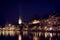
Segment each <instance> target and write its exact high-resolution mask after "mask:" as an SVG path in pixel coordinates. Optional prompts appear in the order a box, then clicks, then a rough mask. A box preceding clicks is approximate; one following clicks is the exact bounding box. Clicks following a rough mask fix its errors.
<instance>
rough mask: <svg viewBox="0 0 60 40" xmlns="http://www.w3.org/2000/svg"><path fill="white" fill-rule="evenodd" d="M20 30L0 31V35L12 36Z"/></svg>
mask: <svg viewBox="0 0 60 40" xmlns="http://www.w3.org/2000/svg"><path fill="white" fill-rule="evenodd" d="M19 33H20V32H19V31H0V36H1V35H3V36H8V35H9V36H14V35H15V34H16V35H18V34H19Z"/></svg>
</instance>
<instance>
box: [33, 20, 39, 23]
mask: <svg viewBox="0 0 60 40" xmlns="http://www.w3.org/2000/svg"><path fill="white" fill-rule="evenodd" d="M32 23H33V24H37V23H40V21H39V20H34V21H33V22H32Z"/></svg>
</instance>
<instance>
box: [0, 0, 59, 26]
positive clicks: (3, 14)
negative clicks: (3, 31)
mask: <svg viewBox="0 0 60 40" xmlns="http://www.w3.org/2000/svg"><path fill="white" fill-rule="evenodd" d="M53 13H57V14H59V13H60V2H59V1H58V0H50V1H49V0H42V1H28V0H25V1H24V0H22V1H18V0H14V1H11V0H10V1H9V0H5V1H0V25H3V24H5V23H6V22H9V23H13V24H16V23H17V20H18V17H19V16H21V18H22V19H23V21H29V20H30V19H32V18H33V17H34V15H38V16H39V17H40V18H42V17H43V16H46V15H50V14H53Z"/></svg>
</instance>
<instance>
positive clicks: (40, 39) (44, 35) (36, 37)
mask: <svg viewBox="0 0 60 40" xmlns="http://www.w3.org/2000/svg"><path fill="white" fill-rule="evenodd" d="M2 35H3V36H13V37H15V35H17V37H18V38H17V39H16V40H60V33H57V32H55V33H54V32H53V33H52V32H32V31H31V32H28V31H22V32H20V31H0V37H1V36H2ZM14 39H15V38H14Z"/></svg>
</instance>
